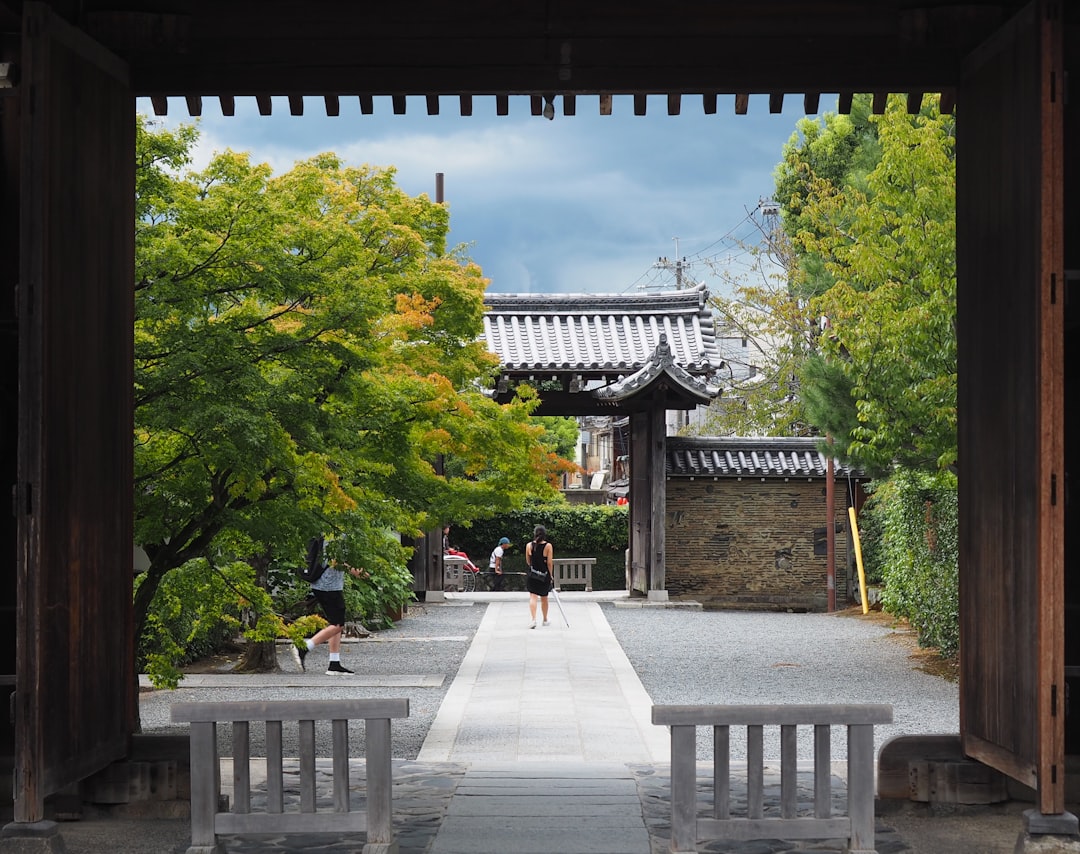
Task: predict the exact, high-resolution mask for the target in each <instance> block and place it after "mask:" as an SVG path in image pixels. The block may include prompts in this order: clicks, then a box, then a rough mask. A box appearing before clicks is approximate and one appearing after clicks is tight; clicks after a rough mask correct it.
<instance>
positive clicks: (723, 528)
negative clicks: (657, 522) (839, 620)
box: [666, 478, 854, 611]
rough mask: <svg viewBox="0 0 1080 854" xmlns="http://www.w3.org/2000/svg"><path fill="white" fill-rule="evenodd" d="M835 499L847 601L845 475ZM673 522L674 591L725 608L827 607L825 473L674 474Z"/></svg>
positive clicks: (670, 489)
mask: <svg viewBox="0 0 1080 854" xmlns="http://www.w3.org/2000/svg"><path fill="white" fill-rule="evenodd" d="M834 498H835V504H836V517H835V522H836V525H837V529H838V532H837V534H836V554H835V559H836V605H837V607H838V608H842V607H845V606H846V605H847V602H848V589H849V584H848V563H849V553H850V536H849V532H848V528H849V523H848V514H847V494H846V492H845V489H844V486H843V484H842V483H841V482H838V483H837V484H836V490H835V495H834ZM666 524H667V531H666V534H667V552H666V579H667V590H668V593H669V595H670V596H672V597H676V598H678V597H685V598H693V599H696V600H698V601H699V602H701V603H702V604H703V605H704V606H706V607H717V608H744V609H776V610H788V609H793V610H799V611H804V610H809V611H825V610H826V609H827V607H828V588H827V558H826V555H825V540H824V535H825V531H826V507H825V481H824V480H817V479H815V480H784V479H782V478H775V479H765V480H760V479H751V478H744V479H737V478H718V479H711V478H710V479H704V478H700V479H693V478H670V479H669V480H668V481H667V523H666ZM815 541H816V542H817V545H818V551H819V552H820V554H815ZM851 562H852V564H853V563H854V558H853V557H852V558H851Z"/></svg>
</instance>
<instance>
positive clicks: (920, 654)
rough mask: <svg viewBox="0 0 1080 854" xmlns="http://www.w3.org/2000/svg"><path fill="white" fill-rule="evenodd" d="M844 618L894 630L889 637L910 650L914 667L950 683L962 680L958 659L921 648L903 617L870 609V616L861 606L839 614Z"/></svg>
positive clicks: (934, 650)
mask: <svg viewBox="0 0 1080 854" xmlns="http://www.w3.org/2000/svg"><path fill="white" fill-rule="evenodd" d="M837 613H838V614H839V615H840V616H842V617H850V618H851V619H853V620H865V621H868V622H872V623H876V624H878V625H882V626H887V627H888V628H890V629H892V630H893V633H892V634H891V635H890V636H889V637H890V638H892V639H893V640H895V641H896V642H897V643H899V644H903V645H904V646H905V647H907V649H908V654H909V656H910V658H911V662H912V667H914V668H915V669H916V670H921V671H922V672H923V673H930V674H933V675H934V676H940V677H941V678H942V679H947V680H948V681H949V682H956V681H958V680H959V678H960V663H959V661H957V659H956V657H955V656H953V657H951V658H950V657H945V656H942V655H941V653H940V651H939V650H936V649H933V648H926V647H921V646H919V638H918V635H917V634H916V632H915V630H914V629H913V628H912V627H911V624H910V623H909V622H908V621H907V620H906V619H905V618H903V617H895V616H893V615H892V614H887V613H885V612H884V611H882V610H880V609H879V610H874V609H873V608H871V609H870V612H869V613H868V614H864V613H863V612H862V608H860V607H859V606H852V607H851V608H847V609H845V610H843V611H839V612H837Z"/></svg>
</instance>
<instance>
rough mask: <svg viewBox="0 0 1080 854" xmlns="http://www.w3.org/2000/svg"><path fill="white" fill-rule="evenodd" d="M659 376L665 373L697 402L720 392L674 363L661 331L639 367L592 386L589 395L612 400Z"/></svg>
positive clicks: (628, 395) (637, 391) (623, 397)
mask: <svg viewBox="0 0 1080 854" xmlns="http://www.w3.org/2000/svg"><path fill="white" fill-rule="evenodd" d="M661 377H666V378H667V381H668V382H669V384H672V385H674V386H677V387H678V388H680V389H681V390H682V392H683V394H685V395H686V396H687V397H689V398H690V399H696V401H697V402H698V403H699V404H705V405H708V403H709V402H710V401H711V400H712V399H713V398H714V397H716V396H717V395H718V394H720V387H719V386H716V385H713V384H711V383H709V382H708V381H707V380H706V379H704V378H702V377H695V376H694V375H693V374H691V373H690V372H689V371H686V370H684V369H683V368H682V367H681V366H679V365H677V364H675V357H674V355H673V354H672V352H671V347H669V346H668V343H667V339H666V338H665V337H664V336H663V335H661V336H660V343H659V344H658V345H657V347H656V350H655V351H654V352H653V354H652V356H651V358H650V359H649V360H648V361H647V362H646V363H645V364H644V365H643V366H642V367H641V369H640V370H638V371H635V372H634V373H632V374H630V376H628V377H623V378H622V379H620V380H617V381H616V382H613V383H611V384H610V385H607V386H604V387H603V388H598V389H596V390H595V391H594V392H593V396H594V397H596V398H597V399H598V400H602V401H607V402H612V403H616V402H619V401H622V400H626V399H628V398H631V397H633V396H634V395H637V394H640V393H641V392H643V391H645V390H646V389H647V388H648V387H649V386H650V385H652V384H653V383H656V382H657V381H659V380H660V378H661Z"/></svg>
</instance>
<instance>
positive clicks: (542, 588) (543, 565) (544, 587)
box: [525, 540, 553, 596]
mask: <svg viewBox="0 0 1080 854" xmlns="http://www.w3.org/2000/svg"><path fill="white" fill-rule="evenodd" d="M547 544H548V540H540V541H539V542H537V541H536V540H533V544H532V554H531V555H530V558H531V561H530V564H531V567H532V568H533V569H537V570H539V571H540V572H542V573H544V578H537V577H536V574H535V573H534V572H531V571H530V572H528V573H526V575H525V589H526V590H528V591H529V592H530V593H535V594H536V595H537V596H547V595H548V593H550V592H551V588H552V586H553V585H552V579H551V574H550V573H549V572H548V567H547V558H545V557H544V547H545V546H546V545H547Z"/></svg>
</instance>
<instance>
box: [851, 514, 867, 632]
mask: <svg viewBox="0 0 1080 854" xmlns="http://www.w3.org/2000/svg"><path fill="white" fill-rule="evenodd" d="M847 512H848V516H849V517H850V519H851V541H852V542H853V543H854V544H855V565H856V566H857V567H858V568H859V593H860V594H861V595H862V612H863V613H864V614H869V613H870V600H869V599H867V598H866V570H865V569H863V562H862V543H861V542H860V541H859V523H858V522H856V521H855V508H854V507H849V508H848V511H847Z"/></svg>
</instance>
